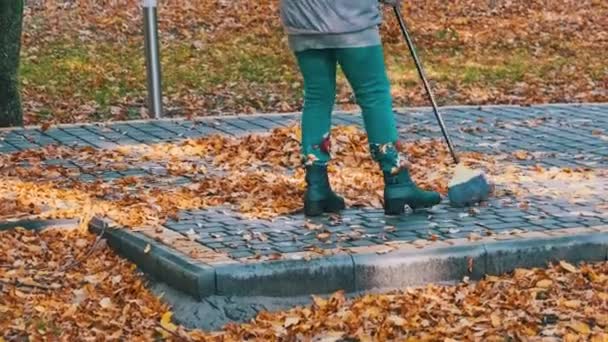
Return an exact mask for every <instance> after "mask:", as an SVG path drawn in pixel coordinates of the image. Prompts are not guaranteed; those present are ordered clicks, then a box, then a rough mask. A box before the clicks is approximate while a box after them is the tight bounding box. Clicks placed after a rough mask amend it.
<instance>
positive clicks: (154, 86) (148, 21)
mask: <svg viewBox="0 0 608 342" xmlns="http://www.w3.org/2000/svg"><path fill="white" fill-rule="evenodd" d="M156 5H157V1H156V0H143V2H142V8H143V12H144V45H145V49H146V74H147V80H148V109H149V110H150V112H151V114H152V115H154V118H155V119H160V118H161V117H162V116H163V88H162V76H161V72H160V70H161V68H160V52H159V50H160V47H159V45H160V44H159V42H158V18H157V11H156V7H157V6H156Z"/></svg>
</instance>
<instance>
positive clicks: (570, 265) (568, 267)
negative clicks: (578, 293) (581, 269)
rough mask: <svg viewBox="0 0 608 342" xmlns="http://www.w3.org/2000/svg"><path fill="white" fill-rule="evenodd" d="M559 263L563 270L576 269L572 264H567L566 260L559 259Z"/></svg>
mask: <svg viewBox="0 0 608 342" xmlns="http://www.w3.org/2000/svg"><path fill="white" fill-rule="evenodd" d="M559 265H560V266H561V267H562V268H563V269H564V270H565V271H568V272H570V273H576V272H577V271H578V270H577V269H576V267H574V266H573V265H572V264H569V263H568V262H566V261H563V260H562V261H560V262H559Z"/></svg>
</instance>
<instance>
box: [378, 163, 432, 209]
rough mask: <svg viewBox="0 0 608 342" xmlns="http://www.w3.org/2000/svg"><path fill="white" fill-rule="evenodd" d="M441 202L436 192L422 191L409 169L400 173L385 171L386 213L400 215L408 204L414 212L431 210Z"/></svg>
mask: <svg viewBox="0 0 608 342" xmlns="http://www.w3.org/2000/svg"><path fill="white" fill-rule="evenodd" d="M440 202H441V195H439V193H438V192H435V191H424V190H422V189H420V188H419V187H418V186H416V184H414V181H412V178H411V177H410V173H409V171H408V170H407V169H402V170H400V171H399V172H398V173H396V174H393V173H391V172H387V171H384V213H385V214H386V215H400V214H403V213H404V212H405V205H406V204H407V205H408V206H409V207H410V208H412V210H416V209H420V208H430V207H432V206H434V205H437V204H439V203H440Z"/></svg>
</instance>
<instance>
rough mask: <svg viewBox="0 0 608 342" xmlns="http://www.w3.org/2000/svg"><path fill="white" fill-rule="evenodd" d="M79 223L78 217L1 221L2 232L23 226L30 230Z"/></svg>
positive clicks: (62, 226)
mask: <svg viewBox="0 0 608 342" xmlns="http://www.w3.org/2000/svg"><path fill="white" fill-rule="evenodd" d="M78 224H79V221H78V219H61V220H59V219H53V220H45V219H35V218H24V219H21V220H16V221H12V220H11V221H0V232H1V231H5V230H11V229H15V228H17V227H22V228H25V229H29V230H44V229H49V228H66V227H69V228H76V227H77V226H78Z"/></svg>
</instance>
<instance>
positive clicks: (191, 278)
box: [90, 219, 608, 300]
mask: <svg viewBox="0 0 608 342" xmlns="http://www.w3.org/2000/svg"><path fill="white" fill-rule="evenodd" d="M104 225H105V227H106V230H105V236H106V238H107V239H108V242H109V245H110V246H111V247H112V248H114V249H115V250H116V251H117V252H118V253H119V254H121V255H122V256H124V257H126V258H127V259H129V260H131V261H133V262H134V263H135V264H137V266H139V267H140V268H141V269H142V270H143V271H144V272H145V273H147V274H149V275H150V276H152V277H153V278H155V279H158V280H160V281H162V282H164V283H166V284H168V285H169V286H171V287H173V288H175V289H177V290H180V291H183V292H184V293H186V294H188V295H190V296H192V297H194V298H197V299H199V300H200V299H202V298H206V297H208V296H211V295H220V296H270V297H293V296H300V295H310V294H327V293H331V292H334V291H337V290H345V291H346V292H356V291H366V290H371V289H382V288H387V289H389V288H400V287H405V286H416V285H423V284H426V283H431V282H446V281H459V280H462V279H463V278H464V277H465V276H466V277H470V278H471V279H480V278H482V277H483V275H485V274H501V273H505V272H510V271H512V270H514V269H515V268H520V267H543V266H546V265H547V263H549V262H557V261H560V260H565V261H568V262H571V263H579V262H581V261H589V262H592V261H604V260H608V233H606V232H584V233H578V234H575V233H574V234H570V235H563V236H539V237H533V238H528V239H514V240H507V241H479V242H466V241H460V243H457V244H453V245H450V244H449V243H445V242H441V243H440V244H439V245H440V246H439V247H426V248H416V247H413V246H412V245H403V246H400V247H398V248H396V249H395V250H393V251H391V252H389V253H383V254H378V253H361V254H335V255H331V256H325V257H320V258H315V259H311V260H304V259H298V260H294V259H285V260H276V261H267V262H256V263H240V262H236V261H235V262H234V263H223V264H213V265H208V264H204V263H201V262H197V261H194V260H192V259H191V258H190V257H188V256H186V255H184V254H182V253H180V252H178V251H175V250H173V249H171V248H169V247H166V246H164V245H162V244H161V243H159V242H156V241H155V240H154V239H151V238H149V237H147V236H145V235H143V234H141V233H138V232H133V231H131V230H128V229H110V228H109V227H108V226H107V223H105V222H104V221H103V220H100V219H94V220H93V221H92V222H91V225H90V228H91V230H92V231H93V232H96V233H99V232H100V231H101V230H102V229H103V227H104ZM148 244H149V245H150V246H151V248H150V250H149V251H148V252H146V251H145V250H146V246H147V245H148Z"/></svg>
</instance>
